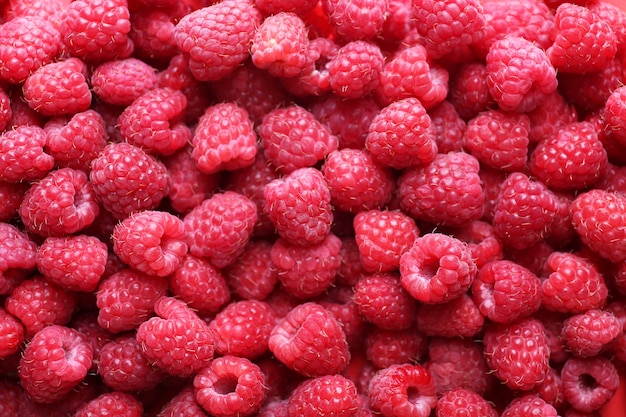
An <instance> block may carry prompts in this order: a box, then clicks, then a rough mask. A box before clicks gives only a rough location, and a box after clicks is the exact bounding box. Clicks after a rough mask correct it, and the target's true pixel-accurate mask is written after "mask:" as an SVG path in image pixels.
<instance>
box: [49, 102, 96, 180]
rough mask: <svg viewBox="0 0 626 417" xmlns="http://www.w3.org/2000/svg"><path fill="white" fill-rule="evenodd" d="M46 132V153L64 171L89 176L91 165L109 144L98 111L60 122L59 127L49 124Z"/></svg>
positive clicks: (79, 114)
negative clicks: (74, 171)
mask: <svg viewBox="0 0 626 417" xmlns="http://www.w3.org/2000/svg"><path fill="white" fill-rule="evenodd" d="M53 121H54V119H53ZM44 130H45V131H46V135H47V138H46V146H45V148H44V149H45V151H46V153H48V154H49V155H50V156H52V157H53V158H54V160H55V162H56V163H57V165H58V166H59V167H61V168H74V169H80V170H82V171H85V172H88V171H89V169H90V167H91V161H93V160H94V159H95V158H96V157H97V156H98V155H99V154H100V152H102V150H104V147H105V146H106V144H107V136H106V131H105V127H104V120H103V119H102V116H101V115H100V114H99V113H98V112H96V111H95V110H87V111H84V112H79V113H76V114H74V115H72V117H71V118H70V119H67V120H66V119H61V118H59V119H58V120H57V123H53V122H50V123H47V124H46V126H45V128H44Z"/></svg>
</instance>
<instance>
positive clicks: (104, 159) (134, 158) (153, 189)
mask: <svg viewBox="0 0 626 417" xmlns="http://www.w3.org/2000/svg"><path fill="white" fill-rule="evenodd" d="M89 180H90V181H91V184H92V185H93V188H94V192H95V194H96V197H97V198H98V199H99V200H100V202H101V203H102V206H103V207H104V208H105V209H106V210H108V211H109V212H111V214H113V216H114V217H115V218H117V219H119V220H121V219H123V218H125V217H127V216H128V215H129V214H131V213H133V212H135V211H140V210H151V209H154V208H156V207H157V206H158V205H159V203H160V202H161V200H162V199H163V198H164V197H165V196H166V195H167V193H168V191H169V186H170V179H169V176H168V174H167V168H165V165H163V163H162V162H160V161H158V160H157V159H155V158H154V157H152V156H150V155H148V154H147V153H146V152H145V151H143V150H142V149H141V148H138V147H136V146H133V145H131V144H128V143H112V144H109V145H107V146H106V147H105V148H104V150H103V151H102V152H101V153H100V155H99V156H98V157H97V158H96V159H94V160H93V163H92V165H91V172H90V173H89Z"/></svg>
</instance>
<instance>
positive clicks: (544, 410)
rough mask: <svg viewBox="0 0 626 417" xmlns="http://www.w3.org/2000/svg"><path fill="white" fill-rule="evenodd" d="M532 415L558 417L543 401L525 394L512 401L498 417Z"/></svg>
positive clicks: (552, 408)
mask: <svg viewBox="0 0 626 417" xmlns="http://www.w3.org/2000/svg"><path fill="white" fill-rule="evenodd" d="M533 414H536V415H542V416H546V417H558V413H557V410H556V409H555V408H554V407H553V406H552V405H550V404H548V403H547V402H545V401H544V400H543V399H541V398H539V397H538V396H536V395H533V394H527V395H524V396H522V397H518V398H515V399H513V401H511V403H510V404H509V405H507V406H506V408H505V409H504V410H502V415H501V416H500V417H517V416H531V415H533Z"/></svg>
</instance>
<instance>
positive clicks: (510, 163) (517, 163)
mask: <svg viewBox="0 0 626 417" xmlns="http://www.w3.org/2000/svg"><path fill="white" fill-rule="evenodd" d="M529 133H530V119H529V118H528V116H526V115H525V114H518V113H508V112H503V111H500V110H486V111H484V112H481V113H479V114H478V115H477V116H476V117H474V118H473V119H471V120H470V121H468V123H467V129H466V130H465V135H464V137H463V144H464V148H465V150H467V151H468V152H469V153H471V154H472V155H474V156H475V157H476V159H478V160H479V161H480V163H481V164H484V165H487V166H490V167H492V168H495V169H499V170H503V171H519V170H521V169H522V168H524V166H525V165H526V158H527V155H528V143H529V139H528V135H529Z"/></svg>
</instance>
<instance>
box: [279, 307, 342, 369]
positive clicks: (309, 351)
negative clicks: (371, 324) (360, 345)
mask: <svg viewBox="0 0 626 417" xmlns="http://www.w3.org/2000/svg"><path fill="white" fill-rule="evenodd" d="M320 334H324V337H323V338H320V337H319V335H320ZM268 343H269V349H270V351H271V352H272V353H273V354H274V356H276V358H277V359H278V360H279V361H280V362H282V363H283V364H285V365H286V366H287V367H288V368H289V369H292V370H294V371H296V372H298V373H300V374H302V375H305V376H308V377H315V376H323V375H332V374H336V373H339V372H341V371H342V370H343V369H344V368H345V367H346V365H347V364H348V363H349V362H350V351H349V350H348V344H347V342H346V335H345V333H344V332H343V330H342V329H341V325H340V324H339V322H338V321H337V320H336V319H335V318H334V317H333V316H332V315H331V313H329V312H328V311H327V310H326V309H324V307H322V306H320V305H319V304H317V303H315V302H306V303H303V304H299V305H297V306H296V307H294V308H293V309H292V310H291V311H290V312H289V313H288V314H287V316H285V317H284V318H283V319H282V320H280V321H279V322H278V323H277V324H276V326H275V327H274V328H273V329H272V332H271V334H270V338H269V342H268Z"/></svg>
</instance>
